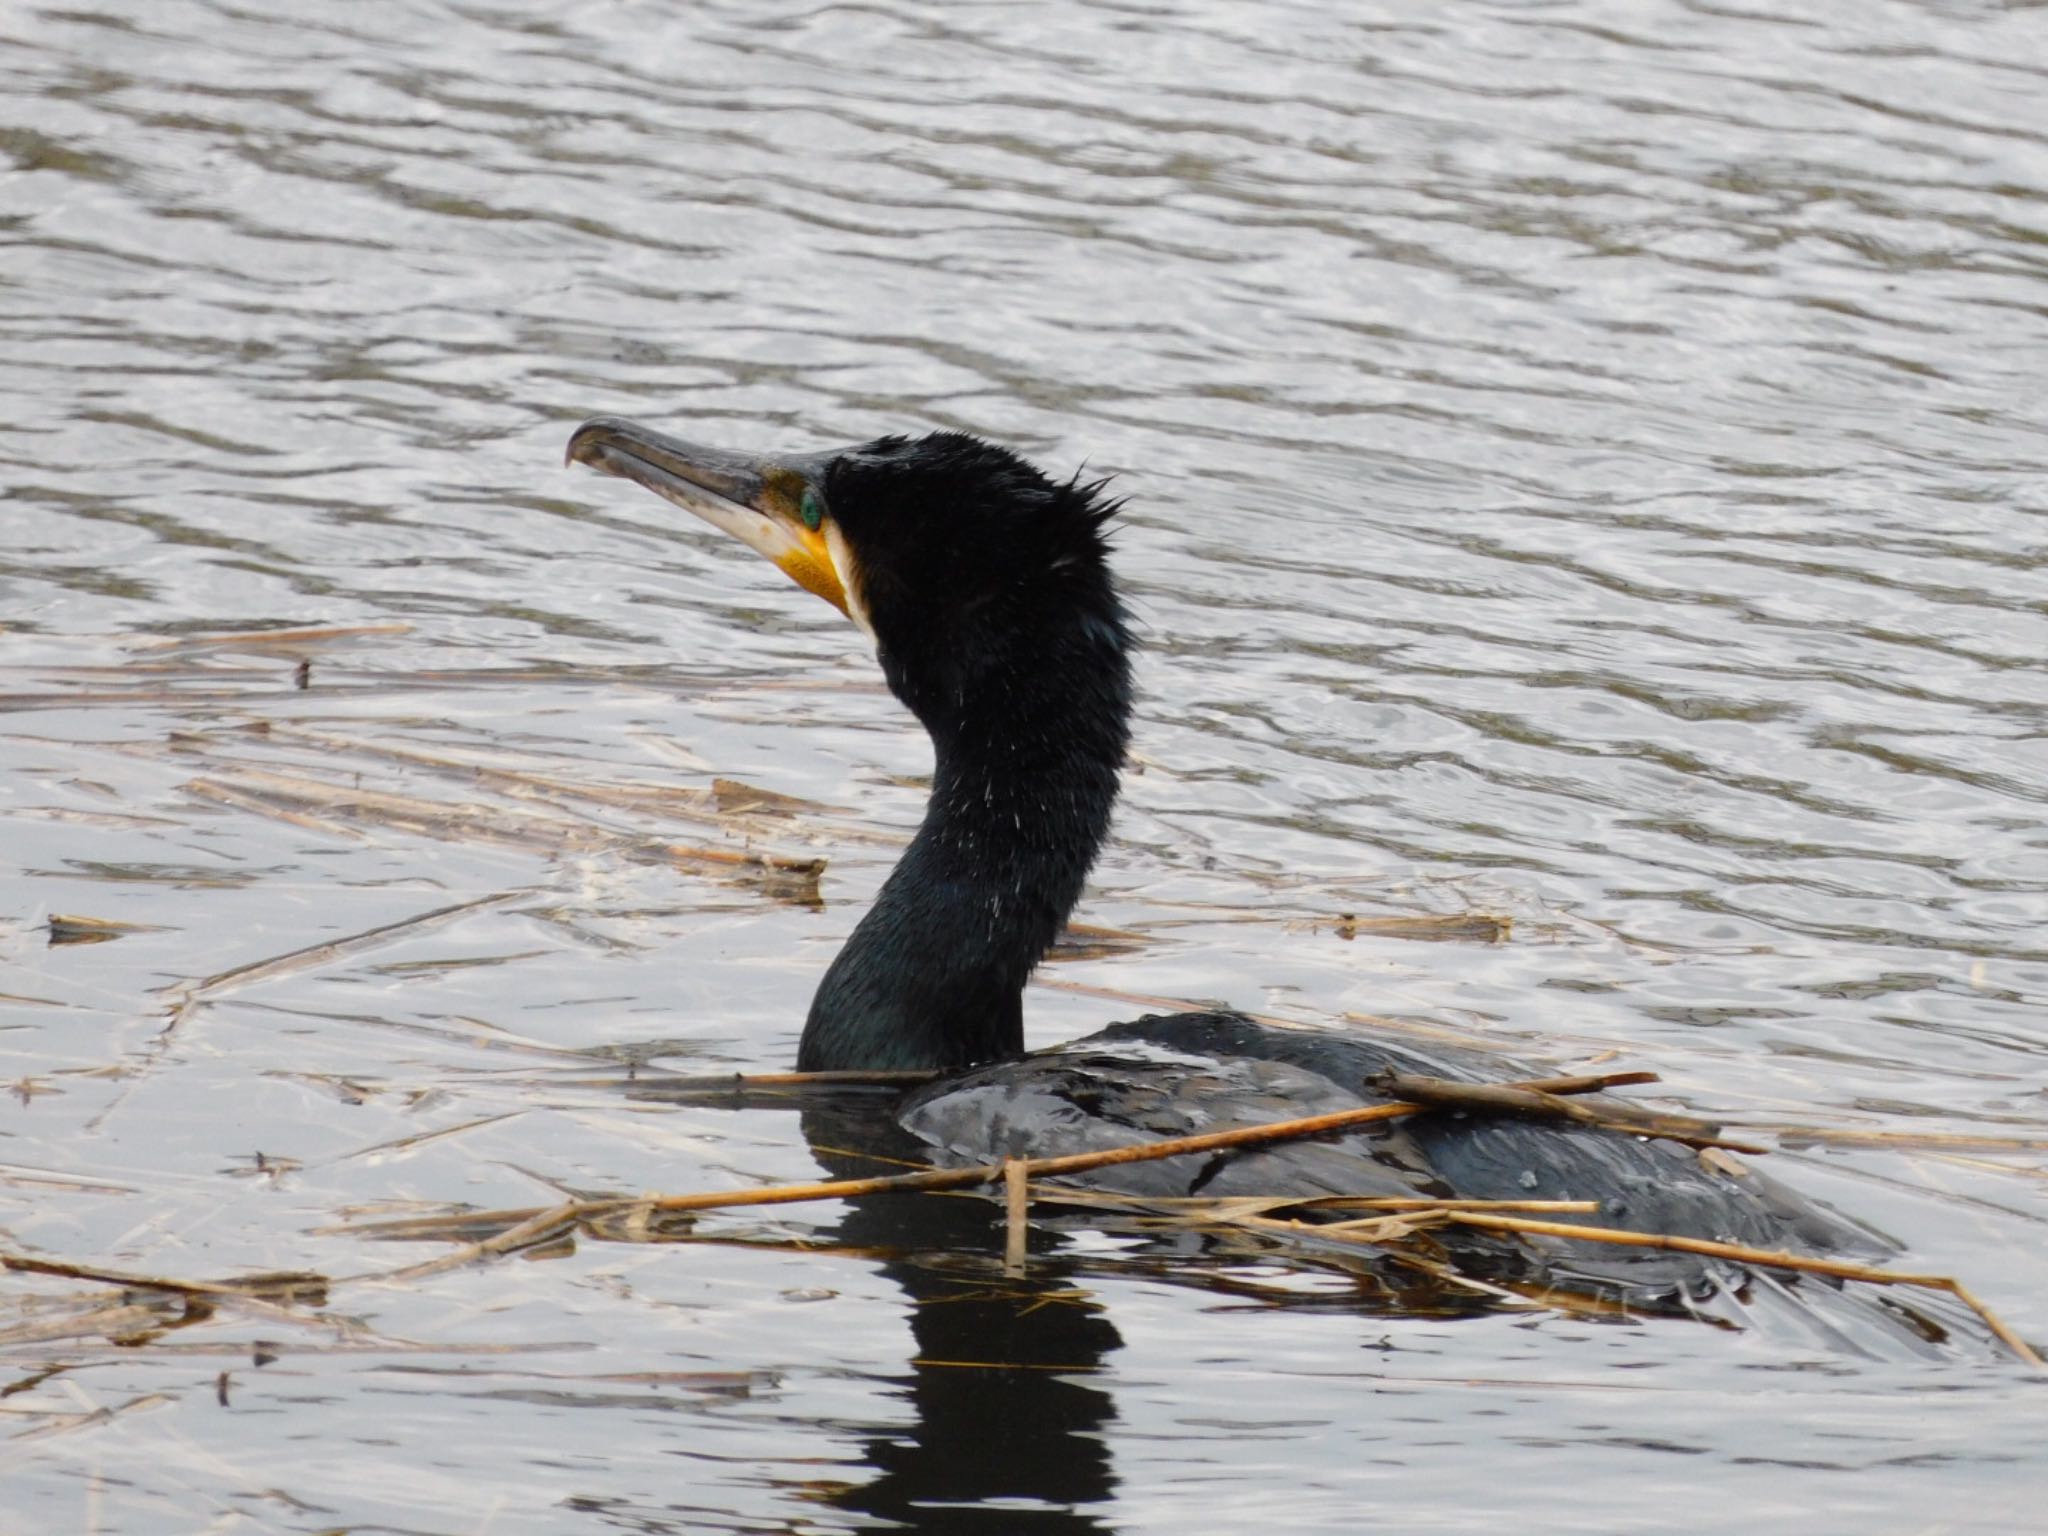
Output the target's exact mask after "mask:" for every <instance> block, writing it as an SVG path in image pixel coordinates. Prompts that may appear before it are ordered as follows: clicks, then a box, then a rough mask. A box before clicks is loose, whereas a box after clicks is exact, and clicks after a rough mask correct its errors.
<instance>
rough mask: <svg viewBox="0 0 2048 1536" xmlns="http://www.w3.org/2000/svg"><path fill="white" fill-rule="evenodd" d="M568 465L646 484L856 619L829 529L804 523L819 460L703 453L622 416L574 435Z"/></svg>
mask: <svg viewBox="0 0 2048 1536" xmlns="http://www.w3.org/2000/svg"><path fill="white" fill-rule="evenodd" d="M566 462H568V463H571V464H588V465H589V466H590V467H591V468H592V469H595V470H600V471H602V472H603V473H605V474H607V475H617V476H619V478H620V479H622V480H631V481H632V482H633V483H634V484H636V485H644V486H646V487H647V489H648V490H650V491H652V492H654V494H655V495H657V496H659V497H662V498H663V499H664V500H667V501H672V502H674V503H675V504H676V505H677V506H679V507H681V508H682V509H683V510H684V511H686V512H694V513H695V514H696V515H697V516H699V517H701V518H703V519H704V521H705V522H707V523H709V524H711V525H712V526H713V527H714V528H720V529H723V530H724V531H725V532H727V533H729V534H731V535H732V536H733V537H734V538H736V539H738V540H739V541H740V542H741V543H742V544H745V545H746V546H747V547H748V548H749V549H752V550H755V551H757V552H758V553H760V554H763V555H766V556H767V557H768V558H769V559H770V560H772V561H774V562H775V564H776V565H778V566H779V567H781V569H782V571H783V574H784V575H786V576H788V577H789V579H790V580H791V581H794V582H795V583H796V584H797V585H798V586H800V587H802V588H803V589H804V590H805V591H807V592H815V593H817V594H818V596H820V597H822V598H824V599H825V601H826V602H828V603H830V604H831V605H832V606H833V607H835V608H837V609H838V610H839V611H840V612H841V613H844V614H847V615H849V616H851V615H852V609H851V608H850V607H849V606H848V602H847V595H846V583H845V580H844V579H843V578H842V576H841V574H840V571H839V567H838V563H837V562H836V561H835V560H834V558H833V549H832V541H831V540H829V539H828V538H827V537H826V534H825V527H828V526H830V525H829V524H825V525H821V526H820V527H818V528H809V527H806V526H805V525H804V519H803V513H802V510H801V508H802V506H803V497H804V490H805V487H806V486H807V485H810V484H811V474H812V472H814V471H815V470H817V469H818V468H820V467H822V466H821V465H820V463H819V462H818V461H817V459H816V458H815V457H813V456H806V457H803V458H792V459H787V460H770V459H756V458H751V457H749V456H747V455H746V454H740V453H731V452H728V451H727V450H725V449H723V448H702V447H699V446H697V445H696V444H695V443H686V442H683V441H682V440H681V439H679V438H673V437H670V436H668V435H667V434H665V433H662V432H656V431H654V430H653V429H652V428H649V427H643V426H641V425H640V424H639V423H638V422H632V421H627V420H624V419H623V418H621V417H618V416H596V417H593V418H591V419H590V420H589V421H586V422H584V423H583V425H582V426H580V427H578V428H577V429H576V430H575V432H574V433H573V434H571V436H570V438H569V451H568V456H567V460H566Z"/></svg>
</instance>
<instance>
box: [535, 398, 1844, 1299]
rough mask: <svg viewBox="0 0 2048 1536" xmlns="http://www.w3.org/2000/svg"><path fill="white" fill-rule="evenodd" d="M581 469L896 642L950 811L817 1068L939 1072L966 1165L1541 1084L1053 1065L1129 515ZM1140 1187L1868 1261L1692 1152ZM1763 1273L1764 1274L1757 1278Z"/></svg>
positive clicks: (1408, 1132)
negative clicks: (1315, 1201)
mask: <svg viewBox="0 0 2048 1536" xmlns="http://www.w3.org/2000/svg"><path fill="white" fill-rule="evenodd" d="M568 458H569V460H570V461H571V462H577V463H582V464H587V465H589V466H591V467H592V468H594V469H598V470H601V471H603V472H605V473H607V474H612V475H618V476H621V477H623V478H625V479H628V480H631V481H634V482H636V483H637V484H639V485H642V486H644V487H646V488H647V489H649V490H651V491H653V492H654V493H655V494H657V495H659V496H662V497H664V498H665V499H667V500H668V501H671V502H673V503H674V504H676V505H677V506H679V507H682V508H684V509H685V510H687V511H689V512H692V513H694V514H696V515H697V516H699V517H701V518H703V519H705V520H706V521H708V522H710V523H712V524H713V525H714V526H716V527H718V528H721V529H723V530H725V531H726V532H727V533H730V534H732V535H734V536H735V537H737V538H739V539H741V540H742V541H743V542H745V543H746V544H748V545H749V546H751V547H752V548H753V549H755V550H756V551H758V552H759V553H761V554H763V555H766V556H767V557H768V558H769V559H770V560H772V561H774V562H775V564H776V565H777V566H779V567H781V569H782V570H783V571H784V572H785V573H786V574H787V575H789V576H790V577H791V578H792V579H793V580H795V581H796V583H797V584H798V585H799V586H802V587H804V588H806V589H807V590H809V591H811V592H814V593H816V594H817V595H818V596H820V597H822V598H824V599H825V600H826V601H827V602H829V603H831V604H832V605H833V606H834V607H836V608H838V609H840V610H841V611H842V612H843V613H845V614H846V615H847V616H848V617H849V618H851V619H852V620H853V621H854V623H856V624H857V625H859V626H860V628H861V629H862V630H863V631H865V632H866V634H867V635H868V637H869V638H870V639H871V640H872V641H873V642H874V646H875V651H876V654H877V656H878V657H879V659H880V661H881V665H882V672H883V675H884V677H885V678H886V679H887V681H888V685H889V689H890V691H891V692H892V693H894V694H895V695H896V697H897V698H898V699H900V700H902V701H903V703H904V704H906V705H907V706H909V708H910V710H911V712H912V713H913V714H914V715H916V717H917V719H918V721H919V722H920V723H921V724H922V725H923V726H924V728H925V730H926V731H927V732H928V733H929V734H930V736H931V740H932V749H933V753H934V766H933V773H932V790H931V799H930V804H929V806H928V808H927V810H926V813H925V819H924V823H923V825H922V826H921V827H920V828H919V830H918V832H917V835H916V837H915V838H914V839H913V840H912V842H911V844H910V847H909V850H908V851H907V852H906V853H905V854H904V856H903V858H902V860H901V861H900V862H899V863H898V864H897V865H896V867H895V870H894V871H893V872H892V873H891V874H890V876H889V878H888V880H887V881H886V882H885V883H884V885H883V886H882V889H881V893H880V895H879V896H878V897H877V899H876V901H875V904H874V906H873V907H872V908H871V909H870V910H869V911H868V912H867V914H866V915H865V916H864V917H863V918H862V919H861V921H860V923H859V924H858V926H857V927H856V928H855V929H854V931H853V935H852V937H851V938H849V939H848V940H847V943H846V946H845V948H843V949H842V950H841V951H840V952H839V955H838V957H837V958H836V959H835V960H834V961H833V962H832V964H831V967H830V968H829V969H828V970H827V971H826V973H825V977H824V980H823V982H822V983H821V984H820V986H819V988H818V991H817V995H816V997H815V999H814V1000H813V1001H812V1003H811V1008H810V1015H809V1018H808V1019H807V1020H806V1022H805V1025H804V1031H803V1039H802V1044H801V1045H800V1047H799V1049H798V1054H797V1065H798V1067H799V1068H800V1069H802V1070H806V1071H815V1070H827V1069H882V1068H927V1069H936V1070H939V1071H942V1072H944V1073H947V1074H948V1075H946V1076H944V1077H941V1078H940V1079H938V1080H937V1081H935V1082H933V1083H932V1084H930V1085H929V1086H926V1087H923V1088H920V1089H917V1090H914V1091H912V1092H910V1093H909V1094H908V1095H907V1096H906V1097H905V1099H904V1100H903V1101H902V1102H901V1103H900V1104H899V1106H898V1108H897V1115H896V1118H897V1120H898V1122H899V1123H900V1125H901V1126H902V1127H903V1128H904V1129H905V1130H907V1131H909V1132H910V1133H911V1135H912V1136H914V1137H915V1138H917V1140H918V1141H920V1142H922V1143H923V1144H924V1145H925V1147H926V1148H927V1149H929V1155H931V1156H932V1157H933V1158H934V1159H935V1160H937V1161H941V1162H957V1161H975V1162H981V1161H987V1160H990V1159H992V1158H1000V1157H1030V1156H1048V1155H1053V1154H1057V1153H1062V1152H1072V1151H1081V1150H1088V1149H1091V1148H1095V1147H1101V1146H1111V1145H1120V1144H1125V1143H1130V1142H1137V1141H1143V1140H1149V1139H1152V1138H1155V1137H1160V1136H1172V1135H1180V1134H1185V1133H1191V1132H1198V1131H1205V1130H1214V1129H1221V1128H1224V1127H1227V1126H1231V1125H1234V1124H1240V1123H1242V1124H1253V1123H1258V1122H1263V1121H1270V1120H1280V1119H1285V1118H1288V1117H1289V1116H1292V1115H1308V1114H1317V1113H1322V1112H1324V1111H1327V1110H1332V1109H1340V1108H1347V1107H1350V1106H1353V1105H1357V1104H1369V1103H1374V1102H1378V1101H1379V1099H1380V1097H1381V1096H1379V1095H1376V1094H1374V1093H1373V1092H1372V1091H1371V1089H1370V1088H1368V1087H1367V1086H1365V1082H1366V1079H1367V1078H1369V1077H1371V1076H1372V1075H1374V1074H1375V1073H1378V1072H1380V1071H1382V1070H1385V1069H1387V1068H1390V1067H1391V1068H1393V1069H1395V1070H1399V1071H1405V1072H1418V1073H1426V1074H1433V1075H1436V1076H1440V1077H1447V1078H1454V1079H1462V1080H1468V1081H1485V1080H1492V1081H1502V1080H1508V1079H1512V1078H1514V1077H1516V1076H1538V1075H1541V1074H1538V1073H1534V1072H1530V1071H1527V1070H1526V1069H1525V1068H1523V1067H1522V1066H1521V1064H1519V1063H1516V1062H1513V1061H1510V1060H1506V1059H1504V1058H1497V1057H1493V1056H1491V1055H1485V1054H1481V1053H1477V1052H1468V1051H1459V1050H1454V1049H1448V1048H1443V1047H1438V1046H1430V1047H1428V1048H1427V1049H1426V1050H1425V1049H1424V1048H1422V1047H1419V1046H1416V1045H1411V1044H1407V1043H1395V1042H1392V1041H1387V1040H1381V1039H1376V1038H1373V1037H1370V1036H1361V1035H1356V1034H1353V1035H1338V1034H1333V1033H1325V1032H1320V1031H1311V1030H1303V1029H1292V1028H1278V1027H1273V1026H1269V1025H1264V1024H1260V1023H1258V1022H1255V1021H1254V1020H1252V1019H1249V1018H1247V1017H1245V1016H1243V1015H1241V1014H1234V1013H1188V1014H1174V1015H1155V1016H1151V1017H1147V1018H1142V1019H1136V1020H1133V1021H1131V1022H1128V1023H1123V1024H1116V1025H1112V1026H1111V1027H1110V1028H1108V1029H1105V1030H1102V1031H1101V1032H1099V1033H1097V1034H1094V1035H1091V1036H1088V1037H1087V1038H1085V1039H1081V1040H1076V1041H1073V1042H1071V1043H1069V1044H1066V1045H1061V1046H1055V1047H1052V1048H1051V1049H1048V1050H1042V1051H1038V1052H1034V1053H1031V1054H1025V1053H1024V1048H1023V1046H1024V1037H1023V1012H1022V1001H1023V990H1024V985H1025V981H1026V978H1027V977H1028V976H1029V975H1030V973H1031V971H1032V968H1033V967H1034V966H1036V965H1037V964H1038V962H1039V960H1040V958H1041V957H1042V956H1043V955H1044V954H1045V952H1046V949H1047V948H1048V946H1050V945H1051V944H1052V942H1053V940H1054V938H1055V936H1056V935H1057V934H1058V933H1059V932H1060V930H1061V928H1062V926H1063V925H1064V923H1065V921H1066V919H1067V915H1068V913H1069V912H1070V911H1071V910H1072V909H1073V907H1074V905H1075V903H1076V902H1077V901H1078V900H1079V899H1080V896H1081V889H1082V882H1083V881H1084V879H1085V878H1086V876H1087V874H1088V870H1089V867H1090V866H1091V865H1092V864H1093V863H1094V861H1095V857H1096V854H1097V852H1098V851H1099V850H1100V848H1101V846H1102V843H1103V841H1104V838H1105V837H1106V835H1107V833H1108V830H1109V823H1110V810H1111V807H1112V805H1113V804H1114V802H1115V800H1116V796H1117V789H1118V773H1119V770H1120V768H1121V765H1122V763H1123V759H1124V754H1125V749H1126V746H1127V743H1128V740H1129V734H1130V714H1131V697H1132V696H1131V664H1130V656H1131V649H1132V642H1131V636H1130V631H1129V626H1128V624H1127V622H1126V618H1125V612H1124V607H1123V604H1122V602H1121V601H1120V599H1119V597H1118V595H1117V589H1116V584H1115V581H1114V580H1113V578H1112V576H1111V573H1110V568H1109V561H1108V552H1109V551H1108V543H1107V539H1106V537H1105V524H1106V523H1107V521H1108V520H1109V518H1110V517H1111V516H1112V514H1113V513H1114V512H1115V511H1116V510H1117V507H1118V505H1119V503H1118V502H1116V501H1113V500H1110V499H1108V498H1107V497H1106V496H1105V495H1104V488H1103V483H1102V482H1100V481H1095V482H1083V481H1081V480H1080V479H1078V478H1076V479H1069V480H1065V481H1061V480H1055V479H1052V478H1049V477H1048V476H1046V475H1045V474H1043V473H1041V472H1040V471H1039V470H1038V469H1037V468H1035V467H1034V466H1032V465H1031V464H1029V463H1027V462H1026V461H1025V460H1024V459H1022V458H1021V457H1019V456H1018V455H1017V454H1015V453H1012V452H1010V451H1008V450H1007V449H1004V448H1001V447H999V446H996V445H994V444H991V443H988V442H985V441H983V440H981V439H978V438H975V437H972V436H968V435H966V434H963V433H959V432H935V433H932V434H930V435H929V436H924V437H917V438H910V437H884V438H880V439H877V440H876V441H873V442H869V443H865V444H862V445H860V446H858V447H850V448H845V449H839V450H831V451H826V452H822V453H810V454H801V455H788V456H777V457H772V458H767V457H754V456H751V455H746V454H741V453H735V452H731V451H727V450H723V449H715V448H706V447H700V446H697V445H694V444H690V443H685V442H682V441H679V440H677V439H675V438H672V437H669V436H667V435H665V434H663V433H660V432H657V431H654V430H652V429H650V428H648V427H645V426H641V425H639V424H637V423H634V422H631V421H625V420H621V419H618V418H613V417H599V418H596V419H593V420H591V421H587V422H585V423H584V424H583V425H582V426H581V427H579V428H577V430H576V432H575V434H574V435H573V436H572V437H571V438H570V440H569V447H568ZM1088 1182H1090V1183H1093V1184H1096V1185H1098V1186H1100V1187H1106V1188H1112V1189H1117V1190H1121V1191H1125V1192H1129V1193H1134V1194H1146V1195H1158V1194H1186V1193H1190V1192H1201V1193H1205V1194H1214V1195H1231V1194H1248V1195H1274V1194H1291V1195H1310V1194H1323V1193H1334V1194H1357V1195H1388V1194H1393V1195H1401V1194H1416V1193H1422V1194H1428V1195H1437V1196H1444V1195H1456V1196H1459V1197H1465V1198H1472V1199H1507V1200H1539V1199H1586V1198H1594V1199H1598V1200H1599V1201H1600V1202H1601V1206H1602V1209H1601V1214H1600V1215H1599V1216H1597V1217H1574V1218H1572V1219H1573V1220H1575V1221H1591V1222H1597V1223H1600V1224H1609V1225H1615V1226H1628V1227H1635V1228H1638V1229H1641V1230H1646V1231H1656V1232H1666V1233H1676V1234H1681V1235H1687V1236H1696V1237H1707V1238H1717V1239H1722V1240H1727V1241H1733V1242H1742V1243H1749V1244H1754V1245H1758V1246H1763V1247H1769V1248H1780V1247H1791V1248H1797V1249H1805V1250H1808V1251H1814V1250H1820V1251H1826V1250H1830V1249H1839V1248H1844V1247H1852V1248H1853V1247H1868V1246H1870V1242H1869V1237H1868V1235H1867V1234H1863V1233H1861V1232H1860V1230H1858V1229H1852V1228H1850V1227H1849V1226H1848V1225H1847V1224H1846V1223H1844V1222H1843V1221H1842V1220H1841V1219H1840V1218H1838V1217H1835V1216H1833V1215H1832V1214H1831V1213H1829V1212H1826V1211H1824V1210H1823V1209H1822V1208H1820V1207H1818V1206H1816V1205H1813V1204H1811V1203H1809V1202H1807V1201H1805V1200H1803V1199H1801V1198H1799V1197H1798V1196H1796V1195H1793V1194H1791V1193H1790V1192H1788V1191H1785V1190H1783V1189H1782V1188H1780V1187H1778V1186H1776V1185H1774V1184H1772V1183H1771V1182H1769V1181H1768V1180H1765V1179H1763V1178H1761V1177H1760V1176H1758V1175H1756V1174H1754V1173H1752V1172H1747V1171H1739V1172H1738V1171H1735V1170H1733V1169H1731V1168H1730V1167H1728V1166H1727V1165H1726V1164H1725V1160H1724V1161H1720V1162H1717V1161H1715V1160H1712V1159H1702V1157H1701V1156H1700V1155H1698V1154H1697V1153H1695V1152H1693V1151H1691V1150H1688V1149H1687V1148H1684V1147H1681V1146H1678V1145H1675V1144H1673V1143H1671V1142H1668V1141H1653V1140H1644V1139H1639V1138H1636V1137H1632V1136H1625V1135H1616V1134H1613V1133H1611V1132H1603V1131H1599V1130H1594V1129H1587V1128H1580V1127H1574V1126H1569V1125H1561V1124H1550V1123H1539V1122H1532V1121H1523V1120H1514V1119H1506V1118H1499V1117H1491V1116H1486V1117H1476V1118H1468V1117H1466V1116H1463V1115H1459V1114H1454V1113H1441V1112H1439V1113H1430V1114H1423V1115H1417V1116H1412V1117H1410V1118H1408V1119H1405V1120H1401V1121H1396V1122H1391V1123H1387V1124H1385V1125H1381V1126H1375V1127H1372V1128H1371V1129H1369V1130H1367V1131H1364V1132H1359V1133H1354V1134H1351V1135H1346V1136H1341V1137H1337V1138H1334V1139H1326V1140H1321V1141H1296V1142H1288V1143H1284V1144H1279V1145H1274V1146H1270V1147H1263V1148H1248V1149H1243V1150H1240V1151H1237V1152H1234V1153H1229V1154H1223V1155H1212V1156H1206V1157H1204V1156H1198V1155H1189V1156H1183V1157H1178V1158H1173V1159H1168V1160H1165V1161H1161V1162H1152V1163H1138V1164H1131V1165H1125V1166H1120V1167H1116V1168H1111V1169H1105V1170H1102V1171H1100V1172H1098V1173H1096V1174H1091V1175H1089V1177H1088ZM1471 1250H1472V1251H1474V1252H1476V1253H1477V1254H1478V1256H1479V1257H1480V1258H1481V1259H1482V1260H1483V1267H1484V1268H1485V1269H1486V1270H1487V1271H1488V1272H1490V1273H1492V1274H1495V1275H1499V1276H1506V1277H1508V1278H1513V1279H1518V1280H1521V1281H1526V1282H1533V1283H1539V1284H1545V1285H1559V1286H1563V1287H1565V1288H1568V1289H1577V1288H1590V1289H1592V1290H1594V1291H1597V1292H1601V1293H1603V1294H1607V1295H1623V1296H1626V1297H1627V1298H1629V1299H1630V1300H1633V1301H1637V1302H1644V1303H1655V1302H1657V1301H1659V1300H1660V1299H1662V1300H1664V1301H1666V1302H1671V1303H1673V1304H1683V1303H1684V1302H1685V1301H1686V1300H1687V1299H1688V1298H1689V1297H1691V1298H1697V1297H1698V1296H1700V1295H1702V1294H1704V1293H1706V1292H1710V1291H1712V1290H1713V1289H1714V1288H1715V1287H1716V1284H1717V1283H1718V1282H1721V1281H1725V1280H1727V1279H1729V1278H1730V1277H1731V1271H1730V1268H1729V1266H1726V1265H1717V1264H1715V1263H1713V1262H1711V1261H1707V1260H1702V1259H1698V1258H1694V1257H1691V1256H1687V1255H1674V1254H1668V1253H1655V1252H1648V1253H1645V1252H1643V1251H1641V1250H1623V1249H1615V1248H1611V1247H1605V1246H1599V1245H1593V1244H1586V1243H1555V1242H1544V1243H1541V1244H1535V1243H1505V1242H1501V1241H1498V1240H1495V1239H1491V1238H1480V1237H1476V1236H1475V1237H1474V1238H1473V1239H1472V1240H1471ZM1738 1273H1739V1272H1738Z"/></svg>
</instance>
